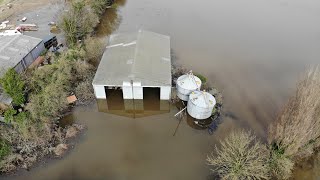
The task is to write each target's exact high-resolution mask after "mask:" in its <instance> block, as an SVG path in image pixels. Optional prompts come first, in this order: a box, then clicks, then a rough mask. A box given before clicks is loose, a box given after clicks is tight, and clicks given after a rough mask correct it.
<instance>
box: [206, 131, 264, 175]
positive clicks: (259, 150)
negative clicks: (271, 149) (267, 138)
mask: <svg viewBox="0 0 320 180" xmlns="http://www.w3.org/2000/svg"><path fill="white" fill-rule="evenodd" d="M220 144H221V147H220V148H217V147H216V148H215V152H212V153H211V155H208V156H207V163H208V165H210V166H212V167H213V169H212V171H213V172H214V173H216V174H217V175H218V176H219V177H220V178H222V179H232V180H238V179H239V180H240V179H268V178H269V176H268V165H267V155H268V153H267V151H266V147H265V146H264V145H263V144H261V143H260V142H259V141H258V140H257V139H256V137H255V136H254V135H253V134H252V133H250V132H245V131H238V132H232V133H231V134H230V135H229V136H227V137H226V138H225V139H224V140H223V141H220ZM215 154H216V155H215Z"/></svg>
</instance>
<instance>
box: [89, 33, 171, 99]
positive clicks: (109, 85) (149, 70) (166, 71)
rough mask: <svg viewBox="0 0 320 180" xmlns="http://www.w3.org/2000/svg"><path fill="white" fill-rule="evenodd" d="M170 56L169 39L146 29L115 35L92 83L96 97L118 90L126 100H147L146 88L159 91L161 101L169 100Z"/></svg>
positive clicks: (111, 38)
mask: <svg viewBox="0 0 320 180" xmlns="http://www.w3.org/2000/svg"><path fill="white" fill-rule="evenodd" d="M170 57H171V56H170V37H169V36H165V35H161V34H157V33H154V32H150V31H145V30H140V31H138V32H135V33H127V34H116V35H112V36H111V37H110V38H109V44H108V46H107V47H106V50H105V52H104V54H103V56H102V59H101V62H100V64H99V67H98V70H97V72H96V75H95V78H94V80H93V83H92V85H93V88H94V92H95V96H96V98H97V99H106V98H107V96H108V95H107V93H106V92H107V91H106V89H115V88H118V89H120V90H122V93H123V99H143V94H144V93H143V91H144V89H146V88H159V89H160V96H159V97H160V99H161V100H169V99H170V98H171V58H170Z"/></svg>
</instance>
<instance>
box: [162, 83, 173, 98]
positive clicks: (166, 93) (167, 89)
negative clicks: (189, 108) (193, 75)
mask: <svg viewBox="0 0 320 180" xmlns="http://www.w3.org/2000/svg"><path fill="white" fill-rule="evenodd" d="M170 96H171V86H161V87H160V99H161V100H169V99H170Z"/></svg>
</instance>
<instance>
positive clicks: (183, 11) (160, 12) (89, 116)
mask: <svg viewBox="0 0 320 180" xmlns="http://www.w3.org/2000/svg"><path fill="white" fill-rule="evenodd" d="M122 3H123V6H121V7H119V10H118V11H109V14H108V13H106V15H105V17H106V18H105V20H104V21H103V24H102V25H101V26H100V27H99V30H98V35H99V36H105V35H106V34H108V33H110V32H111V30H116V32H131V31H137V30H138V29H140V28H143V29H147V30H151V31H155V32H158V33H162V34H167V35H170V36H171V46H172V51H173V54H174V55H175V56H174V58H173V61H174V63H177V64H180V65H183V66H184V67H186V68H188V69H192V70H193V71H196V72H199V73H201V74H203V75H205V76H207V78H208V79H209V81H210V82H211V83H212V84H214V85H215V86H216V87H217V88H218V89H220V90H221V91H222V93H223V95H224V102H225V106H224V111H225V115H224V117H223V119H222V123H221V124H220V125H219V126H218V128H217V130H216V131H215V132H214V134H213V135H208V133H207V132H206V131H200V130H195V129H193V128H191V127H190V126H189V125H188V124H187V122H182V123H181V125H180V127H179V129H178V131H177V134H176V135H175V136H174V137H173V132H174V130H175V128H176V126H177V123H178V121H177V120H176V119H175V118H174V117H173V115H174V114H175V113H176V112H177V111H178V110H177V109H175V108H174V107H171V111H170V112H169V113H162V114H158V115H153V116H147V117H141V118H136V119H133V118H131V117H124V116H118V115H114V114H110V113H103V112H98V109H99V108H98V107H97V106H94V107H92V108H85V109H81V108H80V109H77V110H76V111H75V112H74V114H73V115H72V116H73V117H72V119H74V120H75V121H76V122H79V123H83V124H85V125H87V126H88V130H87V131H86V132H85V134H84V136H83V139H82V140H81V142H80V143H79V144H77V145H76V148H75V149H74V150H72V151H71V152H70V154H68V155H67V156H66V157H64V158H62V159H61V160H59V161H55V162H52V163H49V164H46V165H45V166H39V167H37V168H34V169H32V170H31V171H30V172H24V173H23V174H22V175H19V176H17V177H11V178H10V179H24V180H26V179H112V180H125V179H133V180H149V179H155V180H156V179H161V180H162V179H168V180H171V179H185V180H187V179H188V180H189V179H190V180H194V179H206V178H207V177H208V175H209V174H210V170H209V168H208V167H207V166H206V165H205V161H204V160H205V158H206V154H207V153H209V152H210V150H212V149H213V147H214V145H215V144H217V142H218V141H219V140H220V139H221V138H223V137H225V136H226V135H227V134H228V133H229V132H230V131H231V130H233V129H242V128H245V129H251V130H252V131H254V132H255V133H256V134H257V135H258V137H260V138H261V139H262V140H263V141H265V139H266V131H267V126H268V124H270V122H272V121H273V120H274V118H275V116H276V113H277V112H278V111H279V110H280V107H281V106H282V105H283V104H284V103H285V102H286V101H287V99H288V97H289V96H290V95H291V94H292V93H293V90H294V87H295V83H296V81H297V79H298V77H299V75H300V74H301V73H302V72H303V71H304V70H305V68H306V67H307V66H309V65H312V64H316V63H319V62H320V51H319V49H320V24H319V18H320V1H316V0H241V1H239V0H197V1H194V0H175V1H172V0H162V1H158V0H128V1H122ZM107 18H112V19H111V20H108V19H107ZM313 169H314V168H311V170H303V169H302V170H301V169H297V170H295V177H296V179H317V178H318V179H319V174H317V173H315V172H316V170H313Z"/></svg>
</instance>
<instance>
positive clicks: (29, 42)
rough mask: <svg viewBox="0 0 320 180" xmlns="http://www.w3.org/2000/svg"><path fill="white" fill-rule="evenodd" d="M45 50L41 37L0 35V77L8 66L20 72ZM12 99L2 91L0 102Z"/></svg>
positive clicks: (0, 88) (8, 102) (9, 101)
mask: <svg viewBox="0 0 320 180" xmlns="http://www.w3.org/2000/svg"><path fill="white" fill-rule="evenodd" d="M44 50H45V47H44V44H43V41H42V39H39V38H34V37H30V36H25V35H21V34H20V35H12V36H0V77H2V76H3V74H4V73H5V72H6V71H7V70H8V69H10V68H14V69H15V71H16V72H18V73H21V72H22V71H24V70H25V69H26V68H27V67H28V66H30V65H31V64H32V62H33V61H35V59H36V58H37V57H39V55H40V54H41V53H42V51H44ZM11 101H12V99H11V98H10V97H9V96H8V95H5V94H4V93H3V92H2V87H1V86H0V103H4V104H10V103H11Z"/></svg>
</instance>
